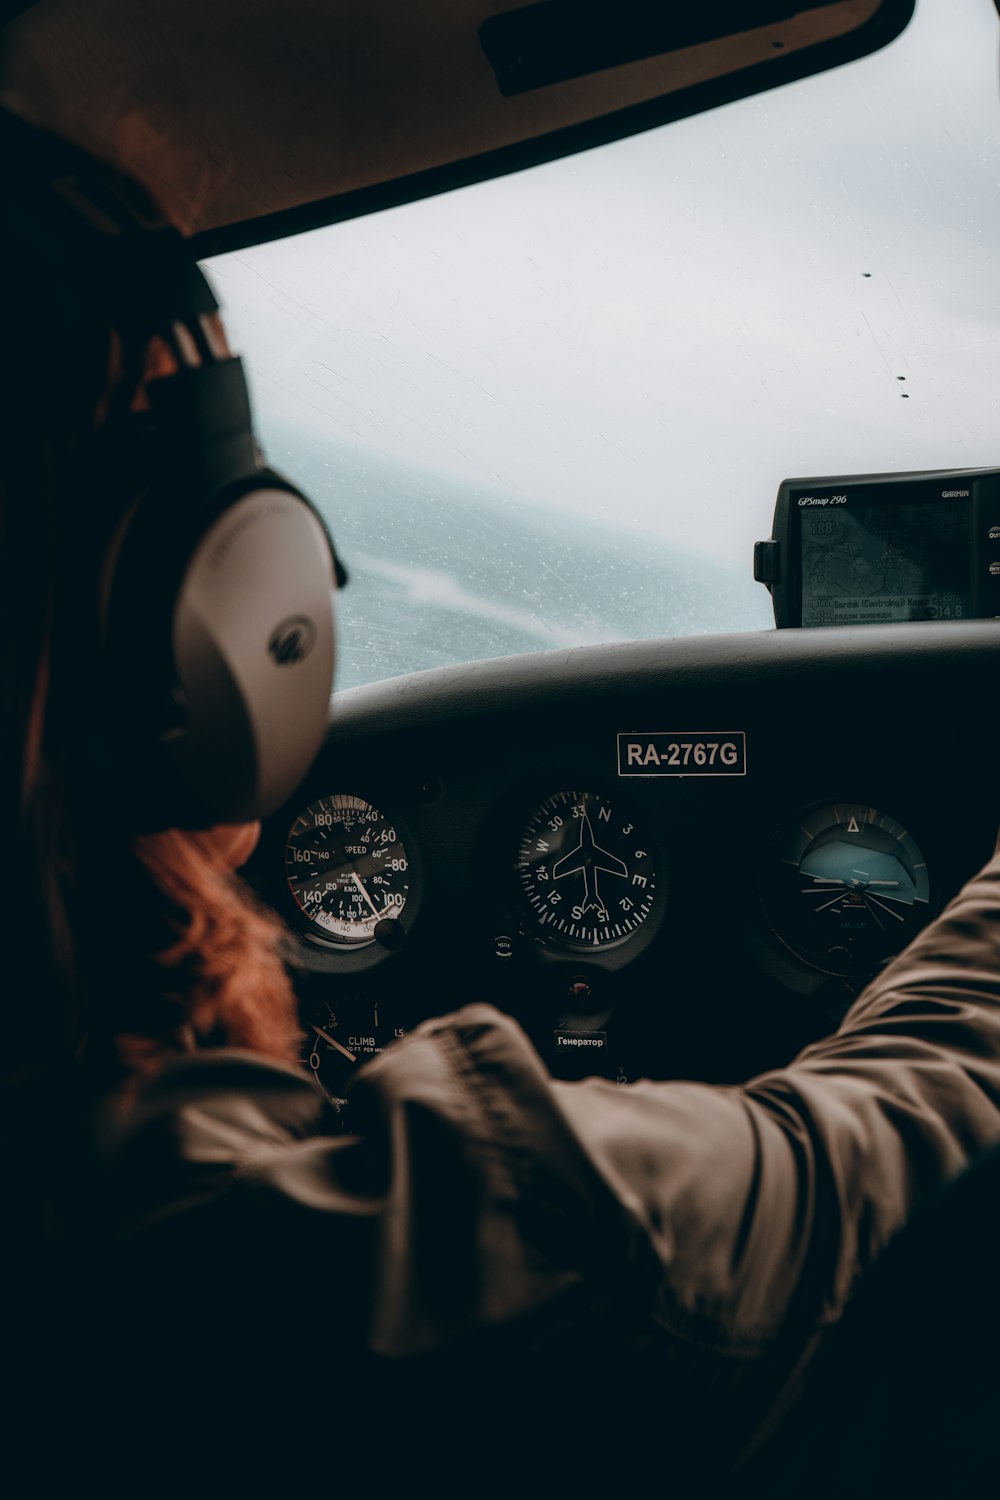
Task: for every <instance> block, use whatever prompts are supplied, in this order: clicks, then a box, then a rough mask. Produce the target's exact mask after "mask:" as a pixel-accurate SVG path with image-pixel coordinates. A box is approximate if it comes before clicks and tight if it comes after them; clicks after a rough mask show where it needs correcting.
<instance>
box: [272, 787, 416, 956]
mask: <svg viewBox="0 0 1000 1500" xmlns="http://www.w3.org/2000/svg"><path fill="white" fill-rule="evenodd" d="M285 874H286V877H287V879H288V889H289V891H290V892H291V896H292V900H293V901H294V902H295V905H296V907H297V908H298V911H299V914H300V917H301V918H302V919H303V922H304V925H305V929H306V932H307V934H308V935H309V936H311V937H315V938H319V939H320V940H322V941H323V942H325V943H331V944H336V945H337V946H339V947H345V948H358V947H361V946H363V945H365V944H368V943H373V942H379V941H383V940H386V941H387V940H388V939H391V938H392V937H393V936H394V935H399V934H398V930H397V929H395V927H394V925H392V926H388V927H387V926H386V925H384V924H395V923H396V922H398V921H399V918H400V917H401V916H402V913H403V910H404V908H405V906H406V902H407V898H408V896H409V893H410V876H409V859H408V857H407V853H406V850H405V849H404V847H403V843H402V840H401V839H400V837H399V834H398V833H397V831H396V829H395V827H394V826H393V824H392V823H390V822H389V820H388V818H386V817H385V815H384V814H383V813H382V812H380V811H379V810H378V808H375V807H373V806H372V805H371V803H370V802H366V801H364V799H363V798H361V797H353V796H349V795H347V794H343V793H341V794H338V795H336V796H333V797H322V798H320V799H319V801H317V802H312V803H310V805H309V806H308V807H307V808H306V809H305V811H304V812H302V813H300V814H299V816H298V817H297V818H296V819H295V822H294V823H293V824H292V827H291V829H290V830H289V834H288V840H287V843H286V845H285ZM387 946H391V943H389V942H388V941H387Z"/></svg>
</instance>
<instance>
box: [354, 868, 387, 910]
mask: <svg viewBox="0 0 1000 1500" xmlns="http://www.w3.org/2000/svg"><path fill="white" fill-rule="evenodd" d="M351 879H352V880H353V881H354V884H355V885H356V886H357V888H358V890H359V891H360V892H361V894H362V896H364V898H365V900H366V901H367V902H368V905H369V906H370V907H371V909H372V911H373V912H374V913H375V915H376V916H377V917H381V916H382V915H383V913H382V912H380V911H379V909H378V907H377V906H376V905H375V902H374V901H373V900H372V898H371V897H370V896H369V894H368V892H367V891H366V890H365V888H364V886H363V885H362V884H361V881H360V880H359V879H358V877H357V876H356V875H355V873H354V871H353V870H352V871H351Z"/></svg>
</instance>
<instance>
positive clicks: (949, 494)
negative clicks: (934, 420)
mask: <svg viewBox="0 0 1000 1500" xmlns="http://www.w3.org/2000/svg"><path fill="white" fill-rule="evenodd" d="M753 576H754V578H756V580H757V581H758V583H763V584H764V585H765V586H766V587H767V589H768V590H769V591H770V594H771V600H772V603H773V605H774V623H775V624H776V625H777V626H779V628H780V627H782V626H788V625H806V626H810V625H819V626H823V625H848V626H851V627H854V626H857V625H892V624H896V623H897V622H900V621H908V620H972V619H980V620H982V619H990V618H994V619H995V618H998V617H1000V469H932V470H924V471H922V472H918V473H908V474H849V475H843V476H841V477H840V478H831V477H829V476H827V477H825V478H823V479H783V480H782V481H781V484H780V485H779V487H778V498H777V500H776V501H775V506H774V525H773V528H772V534H771V536H770V538H769V539H767V540H766V541H763V542H758V543H757V544H756V546H755V547H754V560H753Z"/></svg>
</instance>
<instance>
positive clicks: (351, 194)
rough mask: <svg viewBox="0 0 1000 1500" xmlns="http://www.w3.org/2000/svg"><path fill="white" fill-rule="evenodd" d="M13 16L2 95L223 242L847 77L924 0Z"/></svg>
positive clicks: (64, 11) (61, 5) (617, 0)
mask: <svg viewBox="0 0 1000 1500" xmlns="http://www.w3.org/2000/svg"><path fill="white" fill-rule="evenodd" d="M11 10H13V11H14V12H15V14H14V15H13V19H11V20H10V22H9V24H8V26H7V27H6V28H5V30H4V33H3V35H4V44H5V45H4V60H3V74H2V84H3V86H2V95H3V101H4V102H5V103H6V104H7V105H9V106H10V107H12V108H15V109H17V110H18V111H19V112H21V113H23V114H25V115H27V116H28V117H30V118H32V119H34V120H36V121H37V122H38V123H40V124H44V125H47V126H49V127H50V128H52V129H55V130H57V131H58V132H60V133H61V134H65V135H68V136H70V137H71V138H74V139H76V140H78V141H80V142H81V143H83V144H85V145H87V146H89V147H90V148H91V149H94V150H97V151H99V152H100V153H101V154H103V155H105V156H111V157H112V158H116V159H119V160H122V161H124V162H126V163H127V164H129V165H131V166H132V167H133V168H137V169H138V170H139V171H140V172H141V173H142V174H143V175H145V176H146V177H147V179H149V180H150V181H151V182H152V183H153V185H154V186H157V187H158V188H159V190H160V194H161V196H162V197H163V198H164V200H165V201H166V203H167V205H168V207H170V208H171V210H172V211H173V213H174V214H175V216H176V217H178V218H179V220H180V221H181V222H182V224H183V226H184V227H185V228H186V230H187V231H188V232H189V233H190V234H192V235H199V236H201V237H202V238H203V241H204V244H203V248H204V249H206V250H211V249H221V248H227V247H228V248H231V247H233V246H234V245H235V244H238V243H248V242H250V241H252V240H255V239H265V238H269V237H271V236H273V235H275V234H279V233H287V232H289V231H290V229H293V228H302V227H307V222H308V215H307V221H306V222H302V221H299V222H295V223H289V222H288V216H289V214H294V213H295V211H301V210H303V209H306V208H307V206H309V205H315V206H316V207H315V209H314V211H313V212H312V215H311V222H313V223H323V222H329V221H331V220H333V219H336V218H342V217H348V216H350V215H352V214H355V213H358V212H364V211H366V210H367V209H370V208H372V207H381V206H385V205H386V204H387V203H389V202H400V201H405V200H406V199H408V198H412V197H417V196H423V195H424V194H426V193H428V192H433V191H438V190H440V189H441V188H443V187H446V186H455V185H458V184H459V183H460V182H462V181H473V180H477V179H478V178H481V177H485V176H493V175H496V174H497V173H498V172H502V171H506V170H510V169H512V168H514V167H517V166H522V165H527V164H529V163H530V162H531V161H534V160H543V159H547V158H549V157H552V156H556V155H561V154H563V153H564V152H565V151H566V150H570V149H579V148H580V147H581V146H582V145H587V144H594V143H596V142H597V141H599V140H604V139H612V138H614V137H616V136H619V135H622V134H627V133H630V132H631V131H633V130H635V129H639V128H645V127H646V126H649V125H653V124H657V123H661V122H662V121H664V120H666V119H670V118H675V117H678V116H680V115H683V114H689V113H693V112H695V111H696V110H698V109H703V108H706V107H708V106H709V105H710V104H715V103H719V102H722V101H723V100H724V99H726V98H733V97H738V96H740V95H742V94H747V93H752V92H757V91H758V90H759V89H761V88H767V87H770V86H772V85H773V84H776V83H781V82H784V81H786V80H787V79H790V78H794V77H798V76H801V75H803V74H805V73H808V72H813V71H817V70H819V69H820V68H825V67H829V66H832V65H833V64H834V63H836V62H840V61H845V60H847V59H848V58H850V57H852V56H857V55H861V54H863V53H865V52H868V51H871V50H874V48H876V47H878V46H881V45H883V44H884V43H885V42H886V41H889V40H891V39H892V38H893V37H894V36H895V35H896V34H898V32H899V31H900V30H901V29H902V27H903V26H904V25H905V24H906V21H907V20H908V19H909V16H910V15H911V14H912V10H913V0H791V3H789V0H739V3H735V4H734V3H733V0H716V3H715V4H714V5H713V4H706V3H705V0H697V3H692V4H690V5H688V6H680V5H677V4H674V3H670V4H663V5H661V6H659V7H656V6H650V5H649V4H648V0H614V3H611V0H607V3H600V4H598V3H594V0H545V3H543V4H534V5H528V6H525V5H523V4H522V3H514V4H511V3H510V0H420V3H414V0H335V3H321V0H143V4H141V5H136V4H135V3H134V0H36V3H34V4H28V5H26V6H25V5H23V4H21V5H18V4H17V0H15V3H14V4H13V6H11V5H10V4H8V5H6V6H5V7H4V8H3V11H0V14H2V13H4V12H6V14H8V15H10V13H11ZM17 12H19V13H17ZM748 22H752V23H753V24H752V25H750V26H749V29H742V30H737V28H739V27H743V28H746V27H747V24H748ZM609 64H610V65H609ZM553 132H555V133H556V134H555V136H553ZM483 158H485V160H483ZM275 216H277V217H275ZM251 223H253V224H254V225H255V226H256V227H255V228H254V229H253V230H251V229H250V227H249V226H250V225H251Z"/></svg>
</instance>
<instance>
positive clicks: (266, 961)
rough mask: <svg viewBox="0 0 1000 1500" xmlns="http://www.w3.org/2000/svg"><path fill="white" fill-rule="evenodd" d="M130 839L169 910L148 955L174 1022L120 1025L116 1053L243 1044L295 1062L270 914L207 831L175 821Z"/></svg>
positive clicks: (297, 1038)
mask: <svg viewBox="0 0 1000 1500" xmlns="http://www.w3.org/2000/svg"><path fill="white" fill-rule="evenodd" d="M133 848H134V851H135V854H136V856H137V858H138V859H139V861H140V863H141V864H142V865H143V866H144V868H145V869H146V870H147V872H148V874H149V876H150V879H151V881H152V883H153V885H154V887H155V888H156V889H157V890H158V891H159V892H160V894H161V896H162V897H163V899H164V901H165V903H166V904H167V905H168V907H169V911H170V915H169V917H168V919H167V921H168V926H169V927H170V928H171V929H172V930H173V933H174V938H173V941H172V942H168V944H167V945H166V946H165V947H164V948H162V949H160V950H159V951H158V952H156V953H154V954H153V955H152V961H153V963H154V965H155V966H156V967H157V968H158V969H159V971H160V976H161V984H162V995H163V999H164V1000H165V1001H166V1002H167V1004H168V1005H170V1006H171V1007H173V1008H174V1009H175V1014H176V1019H177V1025H176V1027H175V1028H174V1029H173V1033H172V1035H171V1036H170V1037H169V1039H168V1038H164V1037H163V1036H157V1035H155V1034H153V1035H150V1034H147V1035H146V1036H142V1035H141V1034H136V1033H135V1032H122V1033H119V1035H118V1037H117V1047H118V1052H119V1056H120V1057H121V1059H122V1061H123V1062H125V1063H126V1066H128V1067H131V1068H133V1069H135V1068H138V1069H140V1070H142V1071H146V1070H148V1068H149V1067H150V1066H151V1065H152V1066H155V1065H156V1064H157V1062H158V1061H159V1060H161V1059H162V1057H163V1055H164V1046H163V1043H164V1042H165V1041H169V1043H170V1044H171V1045H172V1046H173V1047H178V1046H181V1047H183V1046H185V1045H187V1046H197V1045H199V1044H204V1043H205V1042H209V1043H214V1044H215V1045H223V1046H233V1047H249V1048H251V1049H253V1050H255V1051H258V1052H265V1053H267V1054H268V1055H269V1056H271V1057H276V1058H280V1059H283V1060H284V1061H286V1062H293V1061H295V1060H296V1059H297V1057H298V1056H299V1052H300V1046H301V1041H302V1033H301V1031H300V1029H299V1024H298V1007H297V1003H296V999H295V992H294V989H293V987H292V984H291V981H290V979H289V977H288V973H287V971H286V969H285V965H284V960H283V953H284V951H285V950H286V947H287V940H288V934H287V931H286V929H285V927H284V926H283V924H282V923H281V921H280V920H279V919H278V917H277V916H275V915H274V913H273V912H271V911H269V910H267V908H265V907H263V906H262V905H261V904H260V903H259V902H258V901H257V900H256V898H255V897H254V895H253V893H252V892H251V891H250V889H249V887H248V886H247V885H246V884H245V882H244V881H242V880H241V879H240V878H239V877H238V876H237V875H234V874H232V873H230V872H229V871H228V870H222V869H219V868H218V865H217V863H216V861H215V860H214V858H213V856H212V850H211V844H210V841H209V839H208V838H207V837H202V836H201V835H199V834H197V833H182V832H179V831H177V830H176V829H174V830H170V831H168V832H166V833H159V834H150V835H147V836H145V837H142V838H138V839H136V840H135V843H134V845H133Z"/></svg>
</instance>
